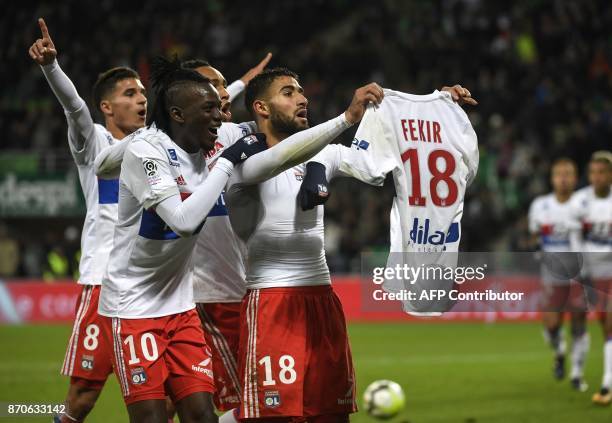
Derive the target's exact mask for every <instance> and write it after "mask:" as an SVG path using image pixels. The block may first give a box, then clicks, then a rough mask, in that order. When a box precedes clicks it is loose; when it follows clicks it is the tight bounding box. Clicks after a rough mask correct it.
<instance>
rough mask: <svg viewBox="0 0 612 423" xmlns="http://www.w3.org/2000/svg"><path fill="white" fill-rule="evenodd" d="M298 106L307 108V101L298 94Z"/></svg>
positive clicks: (302, 95)
mask: <svg viewBox="0 0 612 423" xmlns="http://www.w3.org/2000/svg"><path fill="white" fill-rule="evenodd" d="M297 104H298V106H300V107H306V106H308V99H307V98H306V97H305V96H304V94H300V95H299V96H298V103H297Z"/></svg>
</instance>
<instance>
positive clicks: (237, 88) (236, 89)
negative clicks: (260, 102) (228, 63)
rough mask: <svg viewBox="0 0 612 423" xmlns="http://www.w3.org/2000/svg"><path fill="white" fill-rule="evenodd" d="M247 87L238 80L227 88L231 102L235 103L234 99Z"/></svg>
mask: <svg viewBox="0 0 612 423" xmlns="http://www.w3.org/2000/svg"><path fill="white" fill-rule="evenodd" d="M245 87H246V85H244V82H242V81H241V80H240V79H237V80H235V81H234V82H232V83H231V84H229V85H228V86H227V88H226V90H227V93H228V94H229V100H230V101H234V99H235V98H236V97H238V96H239V95H240V93H242V92H243V91H244V89H245Z"/></svg>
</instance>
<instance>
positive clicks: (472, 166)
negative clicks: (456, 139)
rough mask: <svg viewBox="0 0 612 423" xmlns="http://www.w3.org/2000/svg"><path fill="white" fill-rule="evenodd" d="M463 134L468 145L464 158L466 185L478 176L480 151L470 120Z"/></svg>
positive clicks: (466, 145)
mask: <svg viewBox="0 0 612 423" xmlns="http://www.w3.org/2000/svg"><path fill="white" fill-rule="evenodd" d="M457 107H459V106H457ZM463 134H464V136H465V139H464V142H465V147H466V149H465V154H464V156H463V159H464V160H465V163H466V165H467V168H468V175H467V183H466V186H470V185H471V184H472V182H473V181H474V179H475V178H476V174H477V173H478V163H479V161H480V152H479V151H478V137H477V136H476V131H474V128H473V127H472V124H471V122H469V121H468V122H467V124H466V126H465V130H464V131H463Z"/></svg>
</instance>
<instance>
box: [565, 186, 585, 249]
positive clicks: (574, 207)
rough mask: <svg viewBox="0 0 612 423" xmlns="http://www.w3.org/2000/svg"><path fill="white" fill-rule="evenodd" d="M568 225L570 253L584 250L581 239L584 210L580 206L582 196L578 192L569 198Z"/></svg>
mask: <svg viewBox="0 0 612 423" xmlns="http://www.w3.org/2000/svg"><path fill="white" fill-rule="evenodd" d="M569 201H570V216H571V217H570V219H571V221H570V223H569V230H570V233H569V240H570V249H571V250H572V251H583V250H584V239H583V237H582V220H583V219H584V210H585V208H584V207H583V204H582V195H581V193H580V192H578V193H574V194H573V195H572V196H571V198H570V200H569Z"/></svg>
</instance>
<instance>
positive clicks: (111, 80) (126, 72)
mask: <svg viewBox="0 0 612 423" xmlns="http://www.w3.org/2000/svg"><path fill="white" fill-rule="evenodd" d="M129 78H136V79H140V75H138V72H136V71H135V70H134V69H131V68H128V67H125V66H121V67H117V68H112V69H109V70H107V71H106V72H103V73H101V74H100V75H98V79H97V80H96V83H95V84H94V86H93V100H94V106H95V107H96V109H98V110H100V111H102V110H101V109H100V102H101V101H102V99H103V98H104V97H106V96H107V95H108V94H109V93H110V92H111V91H113V90H114V89H115V86H116V85H117V82H119V81H122V80H124V79H129Z"/></svg>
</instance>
